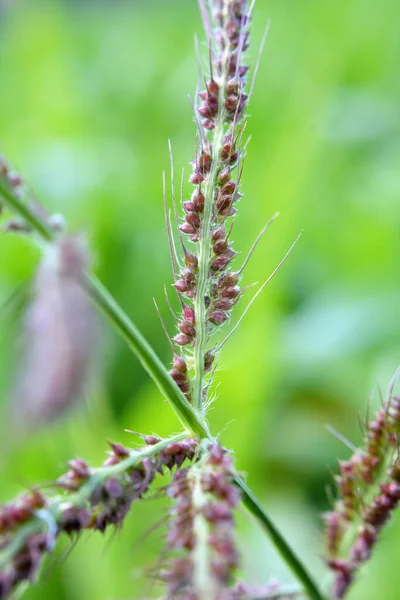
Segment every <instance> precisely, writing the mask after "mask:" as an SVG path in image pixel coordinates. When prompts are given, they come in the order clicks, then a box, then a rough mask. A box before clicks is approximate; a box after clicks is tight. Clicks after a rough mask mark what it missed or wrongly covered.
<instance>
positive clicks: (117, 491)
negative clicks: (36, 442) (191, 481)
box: [0, 439, 197, 600]
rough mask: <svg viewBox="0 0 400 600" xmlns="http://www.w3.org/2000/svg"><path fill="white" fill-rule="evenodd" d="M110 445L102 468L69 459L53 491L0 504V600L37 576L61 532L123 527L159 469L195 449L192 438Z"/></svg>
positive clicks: (178, 462)
mask: <svg viewBox="0 0 400 600" xmlns="http://www.w3.org/2000/svg"><path fill="white" fill-rule="evenodd" d="M110 445H111V452H110V453H109V457H108V458H107V460H106V461H105V462H104V464H103V466H102V467H101V468H100V469H91V468H89V466H88V465H87V464H86V462H85V461H83V460H82V459H75V460H71V461H70V462H69V470H68V471H67V472H66V473H65V474H64V475H63V476H61V477H60V478H59V479H58V481H57V482H56V483H55V484H54V486H53V489H50V491H48V490H47V491H45V492H44V491H43V492H40V491H37V490H33V491H32V492H29V493H26V494H24V495H22V496H21V497H20V498H18V499H17V500H15V501H14V502H13V503H10V504H6V505H3V506H0V600H5V599H6V598H8V597H9V596H10V595H11V594H12V593H13V592H14V591H15V589H16V587H17V586H18V585H19V584H20V583H21V582H23V581H32V580H33V579H34V578H35V576H36V574H37V572H38V569H39V567H40V564H41V562H42V559H43V558H44V556H45V555H46V554H48V553H49V552H51V551H52V550H53V548H54V544H55V541H56V539H57V537H58V536H59V535H60V534H61V533H63V532H64V533H66V534H68V535H73V534H78V533H80V532H81V531H83V530H85V529H90V530H98V531H101V532H104V531H105V529H106V528H107V527H108V526H110V525H113V526H118V525H120V524H121V523H122V521H123V519H124V517H125V516H126V514H127V513H128V511H129V510H130V507H131V505H132V502H133V501H134V500H136V499H138V498H142V497H143V495H144V494H145V493H146V492H147V490H148V489H149V486H150V484H151V482H152V481H153V479H154V477H155V475H156V473H163V470H164V469H165V468H167V469H169V470H171V469H172V468H173V467H175V466H176V467H178V468H179V467H180V465H182V463H183V462H184V460H185V459H188V460H192V459H193V457H194V455H195V452H196V450H197V441H196V440H193V439H183V440H177V441H168V440H166V441H162V440H159V441H156V442H154V440H152V443H151V444H148V445H146V446H144V447H142V448H140V449H139V450H137V449H135V450H130V449H128V448H125V447H124V446H122V445H121V444H110ZM60 490H61V492H62V494H61V496H60V495H59V491H60Z"/></svg>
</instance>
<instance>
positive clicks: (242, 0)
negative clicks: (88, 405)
mask: <svg viewBox="0 0 400 600" xmlns="http://www.w3.org/2000/svg"><path fill="white" fill-rule="evenodd" d="M199 5H200V11H201V14H202V17H203V22H204V27H205V32H206V37H207V44H208V50H209V52H208V69H207V75H205V76H204V80H205V82H204V86H203V74H202V75H201V78H200V83H199V90H198V91H197V94H196V102H195V106H194V117H195V119H194V120H195V124H196V131H197V138H196V139H197V150H196V155H195V157H194V158H193V161H192V173H191V175H190V182H191V184H192V185H193V186H194V189H193V193H192V195H191V197H190V198H188V199H186V198H185V196H184V194H183V192H182V191H181V193H180V205H181V206H180V207H178V200H177V197H176V192H175V189H176V186H175V181H174V169H173V160H172V151H171V188H172V189H171V191H172V193H171V196H172V209H171V210H170V209H169V208H168V200H167V190H166V181H165V176H164V206H165V217H166V224H167V231H168V240H169V248H170V254H171V262H172V270H173V274H174V287H175V291H176V293H177V299H178V300H177V301H178V303H179V312H180V315H179V316H176V318H177V328H178V332H177V333H176V335H174V336H173V337H172V338H170V337H169V334H168V332H167V331H166V330H165V332H166V334H167V337H168V340H169V343H170V345H171V349H172V353H173V359H172V368H171V369H170V370H169V371H168V370H167V369H166V368H165V367H164V365H163V364H162V362H161V361H160V359H159V358H158V356H157V355H156V354H155V352H154V351H153V349H152V348H151V347H150V345H149V344H148V342H147V341H146V340H145V339H144V337H143V336H142V334H141V333H140V331H139V330H138V328H137V327H136V325H135V324H134V323H133V322H132V320H131V319H130V318H129V317H128V316H127V314H126V313H125V312H124V311H123V310H122V309H121V307H120V306H119V305H118V304H117V302H116V301H115V300H114V299H113V298H112V297H111V296H110V294H109V293H108V292H107V290H106V289H105V288H104V287H103V286H102V284H101V283H100V282H99V281H98V280H97V279H96V278H95V277H94V276H93V275H92V274H91V273H90V269H89V260H88V256H87V250H86V247H85V244H84V243H83V240H82V239H81V238H80V237H78V236H76V235H73V234H71V233H69V232H67V228H66V224H65V223H64V220H63V219H62V217H60V216H59V215H53V216H50V215H48V213H47V212H46V211H45V210H44V208H43V207H42V206H41V204H40V203H39V202H38V201H37V200H36V198H35V197H34V195H33V193H32V191H31V190H30V188H29V187H28V186H27V184H26V183H25V182H24V180H23V179H22V178H21V177H20V175H19V174H18V173H16V172H15V171H13V170H12V169H11V167H10V166H9V164H8V163H7V161H6V160H5V159H1V160H0V199H1V202H2V204H0V211H3V213H4V214H3V217H4V219H3V225H2V228H3V231H4V232H5V233H9V234H11V233H16V234H18V235H25V236H29V237H30V238H31V239H32V240H34V241H35V242H40V246H41V248H42V250H43V259H42V262H41V264H40V265H39V268H38V272H37V276H36V280H35V287H34V293H33V299H32V303H31V306H30V308H29V310H28V314H27V319H26V333H27V340H28V344H27V356H26V357H25V362H24V364H23V367H22V368H21V371H20V377H19V381H18V385H17V386H16V392H15V394H16V403H17V407H18V410H19V411H23V412H24V415H25V418H26V419H28V420H29V422H30V423H33V422H44V421H46V420H47V419H49V418H55V417H57V416H58V415H59V414H60V413H61V412H62V411H65V410H66V409H68V407H69V406H70V405H71V403H72V402H73V401H74V400H75V399H77V398H79V396H80V395H81V392H82V387H83V385H84V383H85V379H86V375H87V370H88V366H89V365H90V362H91V361H90V355H91V352H92V350H93V347H94V345H95V342H94V337H93V335H94V334H93V329H94V322H93V315H92V309H91V307H90V303H89V302H88V300H89V299H90V300H92V302H93V303H94V305H95V306H96V307H97V308H98V309H100V310H101V311H102V313H103V314H104V315H105V316H106V318H107V319H108V320H109V321H110V322H111V323H112V324H113V325H114V326H115V327H116V329H117V330H118V331H119V333H120V334H121V336H122V337H123V338H124V339H125V340H126V342H127V343H128V345H129V347H130V348H131V349H132V351H133V352H134V353H135V354H136V356H137V357H138V358H139V360H140V361H141V363H142V364H143V366H144V368H145V369H146V370H147V372H148V373H149V375H150V376H151V377H152V379H153V380H154V381H155V383H156V384H157V386H158V388H159V389H160V391H161V393H162V395H163V396H164V397H165V399H166V400H167V401H168V402H169V403H170V405H171V407H172V409H173V410H174V411H175V413H176V415H177V417H178V419H179V421H180V423H181V425H182V428H183V430H182V432H181V433H178V434H177V435H176V436H173V437H170V438H167V439H160V438H158V437H157V436H143V442H144V444H143V445H142V446H141V447H139V448H133V449H131V448H126V447H124V446H122V445H121V444H118V443H111V451H110V453H109V457H108V459H107V460H106V461H105V462H104V464H103V465H102V466H100V467H98V468H92V467H90V466H89V465H88V464H87V463H86V462H85V461H84V460H81V459H75V460H72V461H70V463H69V470H68V471H67V473H65V474H64V475H62V476H61V477H60V478H59V479H58V480H57V481H56V482H54V483H53V484H52V485H50V486H46V488H39V487H37V488H33V489H31V490H29V491H27V492H26V493H25V494H24V495H22V496H21V497H19V498H17V499H16V500H14V501H13V502H10V503H9V504H6V505H3V506H2V507H0V598H1V599H5V598H8V597H11V596H12V595H13V594H14V593H15V592H16V591H21V590H23V587H24V586H26V585H29V583H31V582H32V581H34V580H36V579H37V578H38V576H39V575H40V568H41V565H42V562H43V559H44V558H45V556H46V555H48V554H49V553H51V552H52V550H53V548H54V546H55V544H56V542H57V539H58V537H59V536H60V535H62V534H67V535H69V536H72V535H76V534H80V533H82V532H83V531H84V530H98V531H101V532H103V531H104V530H105V529H106V528H107V527H109V526H114V527H118V526H119V525H120V524H121V523H122V521H123V520H124V518H125V517H126V515H127V514H128V512H129V510H130V507H131V505H132V503H133V502H134V501H135V500H138V499H141V498H143V497H144V496H145V495H146V493H147V492H148V491H149V490H151V489H152V488H153V486H154V485H156V483H155V478H156V475H157V474H159V475H161V476H162V475H164V474H165V473H168V472H171V471H173V478H172V482H171V483H170V484H169V485H167V495H168V497H169V498H170V499H171V509H170V519H169V531H168V537H167V540H166V545H167V547H168V550H169V557H168V559H167V560H166V561H165V562H164V564H163V565H162V566H161V567H160V569H159V573H158V577H159V579H160V580H161V581H162V582H164V584H165V597H166V598H167V599H169V600H172V599H176V600H250V599H253V600H257V599H258V600H267V599H270V600H271V599H276V600H278V599H280V600H284V598H287V599H288V598H302V597H307V598H310V599H311V600H323V599H324V598H328V597H331V598H334V599H337V598H342V597H344V596H345V594H346V593H347V591H348V589H349V587H350V584H351V583H352V582H353V581H354V579H355V575H356V573H357V570H358V569H359V567H360V566H361V565H362V564H363V563H364V562H365V561H366V560H367V559H368V558H369V557H370V554H371V551H372V549H373V547H374V545H375V543H376V540H377V536H378V534H379V532H380V530H381V528H382V526H383V525H384V524H385V523H386V522H387V521H388V518H389V517H390V515H391V513H392V511H393V509H394V508H395V507H396V506H397V503H398V500H399V499H400V475H399V466H398V434H399V431H400V417H399V411H400V408H399V407H400V398H399V397H397V396H395V395H394V394H393V389H394V384H392V385H391V386H390V388H389V392H388V396H387V399H386V402H385V404H384V406H383V408H382V409H381V410H380V411H379V413H378V414H377V415H376V417H375V418H374V419H373V420H372V421H370V422H368V423H367V428H366V441H365V447H364V448H363V449H362V450H358V451H357V452H355V454H354V456H353V457H352V458H351V459H350V460H349V461H347V462H342V463H340V465H339V466H340V475H339V477H338V479H337V481H338V492H339V494H338V495H339V500H338V501H337V502H336V504H335V507H334V509H333V510H332V511H331V512H330V513H327V514H326V515H325V521H326V546H327V550H326V563H327V565H328V567H329V569H330V570H331V571H332V572H333V574H334V584H333V588H332V590H331V592H330V593H328V592H327V593H325V592H323V591H322V586H320V585H319V584H318V583H317V582H315V581H314V579H313V577H312V576H311V575H310V573H309V572H308V569H307V567H306V566H305V565H304V564H303V563H302V561H301V559H300V558H299V557H298V556H297V555H296V554H295V553H294V552H293V550H292V549H291V547H290V545H289V544H288V542H287V540H286V539H285V538H284V537H283V536H282V535H281V534H280V532H279V531H278V529H277V528H276V527H275V525H274V524H273V522H272V521H271V519H270V518H269V516H268V515H267V513H266V512H265V511H264V510H263V508H262V506H261V505H260V503H259V501H258V500H257V499H256V497H255V496H254V495H253V493H252V492H251V490H249V488H248V487H247V485H246V483H245V481H244V480H243V478H242V477H241V476H240V474H238V473H237V471H236V469H235V466H234V462H233V458H232V454H231V452H230V451H228V450H227V449H226V448H224V447H222V445H221V444H220V442H219V441H218V436H216V435H214V434H213V433H211V432H210V428H209V425H208V421H207V412H208V409H209V407H210V405H211V403H212V402H213V401H214V400H215V397H214V396H215V392H214V388H213V385H212V384H213V378H214V375H215V372H216V370H217V368H218V363H219V357H220V353H221V350H222V348H223V346H224V344H225V343H226V341H227V340H228V339H229V338H230V336H231V335H232V333H233V332H234V331H235V329H236V327H237V326H238V324H239V323H240V322H241V321H242V319H243V317H244V316H245V314H246V312H247V310H248V309H249V307H250V306H251V304H252V303H253V301H254V300H255V299H256V298H257V296H258V294H259V293H261V291H262V290H263V289H264V287H265V286H266V285H267V283H268V282H269V281H270V279H271V277H272V276H273V275H274V274H275V273H276V271H277V270H278V269H279V268H280V266H281V265H282V264H283V262H284V261H285V260H286V258H287V256H288V254H289V252H290V251H291V249H292V248H290V249H289V251H288V253H287V254H286V256H285V257H284V258H283V259H282V261H281V262H280V263H279V265H278V267H277V268H276V269H275V271H274V272H273V273H272V275H271V276H270V277H269V278H268V279H267V280H266V281H265V282H264V283H263V284H262V285H261V287H260V288H259V289H258V291H257V292H256V293H255V294H254V295H253V297H252V299H251V300H250V302H249V303H248V304H247V307H246V308H245V309H244V311H243V313H242V316H241V317H240V318H239V319H238V321H237V324H236V325H235V326H233V327H231V329H230V331H229V333H228V334H227V335H226V336H225V338H223V339H220V337H219V335H220V328H221V326H222V325H223V324H224V323H226V322H229V321H230V319H231V314H232V311H233V309H234V307H235V305H236V304H237V302H238V301H239V300H240V299H241V298H242V296H243V295H244V293H245V291H246V289H245V288H241V287H240V282H241V276H242V273H243V270H244V268H245V267H246V265H247V263H248V260H249V259H250V257H251V255H252V252H253V251H254V249H255V246H256V244H257V243H258V241H259V239H260V238H261V236H262V234H263V233H264V232H265V231H266V229H267V227H268V226H269V225H270V224H271V223H272V221H273V220H274V219H275V217H276V215H275V216H273V217H272V218H271V220H270V222H269V223H267V225H266V226H265V227H264V228H263V229H262V231H261V233H260V235H259V236H258V237H257V239H256V241H255V243H254V245H253V247H252V248H251V250H250V252H249V254H248V256H247V258H246V259H245V260H244V261H243V263H242V264H241V266H239V267H236V266H235V267H233V266H232V265H233V264H234V262H233V261H234V259H235V256H236V251H235V250H234V249H233V247H232V243H231V233H232V229H233V226H234V222H235V218H236V213H237V206H238V202H239V200H240V199H241V197H242V193H241V190H240V182H241V176H242V171H243V165H244V159H245V155H246V150H247V143H246V142H245V141H244V138H245V129H246V109H247V105H248V101H249V98H250V97H251V94H252V92H253V84H254V76H253V80H252V81H251V83H250V86H249V90H247V91H246V83H247V82H246V80H247V73H248V66H247V65H246V64H245V62H244V56H245V53H246V50H247V48H248V46H249V29H250V22H251V16H252V11H253V5H254V2H253V3H252V4H251V5H250V6H249V5H248V3H247V1H246V0H208V3H207V4H206V2H205V0H200V2H199ZM257 67H258V64H256V65H255V69H254V71H255V74H256V72H257ZM200 87H202V88H204V89H202V90H201V91H200ZM182 189H183V185H182V186H181V190H182ZM7 210H9V211H10V212H11V213H13V216H9V215H7V212H6V211H7ZM180 214H181V215H182V216H180ZM174 225H176V227H174ZM167 300H168V304H169V306H170V307H171V310H172V312H173V313H174V314H175V311H174V309H173V308H172V302H170V300H169V298H168V294H167ZM244 376H247V375H246V374H244ZM254 452H255V453H256V452H257V449H256V448H255V449H254ZM240 503H243V504H244V505H245V506H246V507H247V509H248V510H249V512H250V513H251V514H252V515H253V516H254V517H255V518H256V520H257V522H258V524H259V526H260V528H262V529H263V530H264V531H265V533H266V534H267V535H268V536H269V538H270V540H271V541H272V543H273V544H274V545H275V547H276V549H277V550H278V552H279V553H280V555H281V557H282V558H283V559H284V561H285V562H286V563H287V565H288V567H289V568H290V569H291V570H292V572H293V574H294V576H295V578H296V580H297V581H298V584H299V588H298V590H297V591H294V592H285V591H284V590H282V589H281V588H280V587H279V585H277V584H275V583H274V584H271V585H269V586H264V587H262V588H259V587H257V586H254V585H252V584H246V583H242V582H240V581H237V569H238V566H239V562H240V561H239V552H238V550H237V544H236V539H235V520H234V514H235V510H236V509H237V507H238V505H239V504H240Z"/></svg>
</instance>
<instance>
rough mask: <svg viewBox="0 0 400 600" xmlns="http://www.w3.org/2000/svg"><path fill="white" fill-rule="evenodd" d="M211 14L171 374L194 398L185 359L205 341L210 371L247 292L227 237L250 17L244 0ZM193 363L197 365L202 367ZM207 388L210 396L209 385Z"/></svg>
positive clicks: (218, 5)
mask: <svg viewBox="0 0 400 600" xmlns="http://www.w3.org/2000/svg"><path fill="white" fill-rule="evenodd" d="M209 16H210V19H211V20H212V21H213V23H214V27H213V28H211V29H210V30H209V31H208V34H209V43H210V77H209V79H208V80H207V81H206V86H205V90H203V91H200V92H199V103H198V106H197V108H196V110H197V115H198V116H197V122H198V129H199V139H198V144H199V148H198V152H197V155H196V157H195V159H194V160H193V163H192V167H193V172H192V175H191V177H190V182H191V183H192V184H193V185H194V186H195V190H194V192H193V194H192V196H191V198H190V199H189V200H184V201H183V204H182V206H183V212H184V221H183V223H182V225H181V226H180V230H181V232H182V233H184V234H186V235H187V236H188V238H189V240H190V241H191V242H194V251H193V252H189V251H188V250H187V248H186V247H185V245H184V244H183V248H184V262H185V266H184V267H183V268H182V269H180V273H179V277H178V278H177V280H176V282H175V288H176V290H177V292H178V294H179V296H180V298H181V302H182V317H181V319H180V320H179V322H178V328H179V333H178V335H176V336H175V338H174V342H175V343H176V344H177V346H180V347H185V352H186V356H185V353H182V356H181V357H180V360H181V361H183V362H182V363H181V364H180V368H177V367H176V364H175V363H176V362H177V359H176V358H175V359H174V365H173V369H172V370H171V376H172V378H173V379H174V381H175V382H176V383H177V385H178V386H179V387H180V389H181V390H182V392H183V393H184V394H185V396H186V398H187V399H188V400H189V401H191V400H192V389H191V387H192V381H191V379H192V377H191V376H190V374H189V373H188V369H187V363H188V362H189V363H190V364H191V365H192V363H193V360H190V361H188V360H187V358H188V357H189V356H191V353H190V348H194V347H195V346H196V344H202V349H203V348H204V351H203V352H202V357H203V358H202V360H203V361H204V363H203V365H202V369H204V373H208V372H209V371H210V370H211V368H212V364H213V362H214V359H215V353H214V352H213V350H212V349H208V350H207V349H205V347H204V346H205V343H206V342H207V341H208V339H209V337H210V335H211V333H212V332H213V330H215V328H216V327H219V326H220V325H222V324H223V323H225V322H226V321H228V320H229V318H230V315H231V310H232V308H233V306H234V305H235V303H236V302H237V300H238V298H239V296H240V293H241V292H240V288H239V286H238V283H239V278H240V274H239V273H234V272H230V271H229V267H230V263H231V261H232V260H233V258H234V257H235V255H236V252H235V251H234V250H233V248H232V245H231V242H230V241H229V236H230V233H231V227H229V226H228V225H227V219H228V218H229V217H232V216H234V215H235V213H236V207H235V205H236V203H237V201H238V200H239V199H240V198H241V197H242V194H241V193H240V191H239V184H240V175H241V165H240V161H241V159H242V158H243V153H242V151H241V149H240V143H241V139H242V135H243V116H244V111H245V107H246V101H247V96H246V94H245V93H244V85H245V76H246V73H247V70H248V67H247V66H245V65H243V64H242V57H243V53H244V52H245V51H246V50H247V48H248V25H249V20H250V18H249V15H248V13H247V3H246V2H245V1H232V2H222V1H220V0H218V1H216V2H213V3H212V11H211V14H210V15H209ZM206 29H207V27H206ZM197 313H201V315H200V314H197ZM203 315H204V316H205V318H204V319H203ZM203 320H205V326H204V324H203V322H202V321H203ZM204 329H205V331H204ZM204 338H206V339H204ZM187 353H188V354H187ZM194 360H196V353H195V352H194ZM195 369H197V371H198V370H199V366H198V365H196V366H195ZM203 395H204V396H205V395H206V388H205V387H204V388H203Z"/></svg>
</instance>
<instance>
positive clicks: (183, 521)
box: [162, 444, 239, 600]
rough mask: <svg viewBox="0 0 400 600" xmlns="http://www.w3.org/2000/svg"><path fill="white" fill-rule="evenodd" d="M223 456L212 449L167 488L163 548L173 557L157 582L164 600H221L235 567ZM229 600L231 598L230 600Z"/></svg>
mask: <svg viewBox="0 0 400 600" xmlns="http://www.w3.org/2000/svg"><path fill="white" fill-rule="evenodd" d="M233 475H234V470H233V467H232V459H231V458H230V456H229V455H228V454H227V452H226V450H224V449H223V448H221V446H219V445H217V444H215V445H213V446H211V448H210V449H209V450H208V451H207V452H206V453H205V455H204V456H203V457H202V458H201V459H200V461H199V462H198V463H196V464H194V465H193V466H191V467H188V468H186V469H183V470H181V471H178V472H177V473H176V474H175V477H174V480H173V482H172V484H171V486H170V488H169V496H170V497H172V498H173V499H174V500H175V506H174V508H173V509H172V511H171V522H170V527H169V536H168V544H169V547H170V549H171V550H174V551H176V552H177V553H178V556H177V557H176V558H174V559H172V560H171V562H170V565H169V569H168V570H167V572H166V573H163V574H162V577H163V578H164V579H165V580H166V581H167V582H168V592H169V593H168V599H171V600H172V599H176V600H178V599H179V600H180V599H182V600H183V599H184V600H187V599H189V598H190V599H193V600H223V599H224V598H225V597H226V596H225V592H226V591H227V588H228V585H229V583H230V581H231V578H232V574H233V572H234V570H235V568H236V566H237V563H238V556H237V553H236V550H235V546H234V542H233V528H234V521H233V509H234V507H235V506H236V505H237V504H238V502H239V492H238V489H237V488H236V487H235V486H234V485H233V484H232V477H233ZM232 598H233V596H232Z"/></svg>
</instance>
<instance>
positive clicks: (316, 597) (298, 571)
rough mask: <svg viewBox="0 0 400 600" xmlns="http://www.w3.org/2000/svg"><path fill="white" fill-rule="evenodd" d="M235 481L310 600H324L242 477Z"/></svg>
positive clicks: (249, 508)
mask: <svg viewBox="0 0 400 600" xmlns="http://www.w3.org/2000/svg"><path fill="white" fill-rule="evenodd" d="M235 483H236V485H237V486H238V487H239V488H240V489H241V491H242V498H243V504H244V505H245V506H246V508H247V509H248V510H249V512H250V513H251V514H252V515H253V516H254V517H255V518H256V519H257V521H258V522H259V523H260V525H261V526H262V528H263V529H264V530H265V531H266V533H267V535H268V537H269V538H270V540H271V541H272V543H273V544H274V546H275V548H276V549H277V550H278V552H279V554H280V555H281V557H282V558H283V560H284V561H285V563H286V564H287V566H288V567H289V569H290V570H291V571H292V573H293V574H294V575H295V577H296V579H297V580H298V581H299V582H300V583H301V584H302V586H303V588H304V590H305V592H306V593H307V596H308V597H309V598H310V600H326V599H325V598H324V596H323V595H322V592H320V591H319V589H318V586H317V585H316V583H315V582H314V581H313V579H312V577H311V575H310V574H309V573H308V571H307V569H306V568H305V566H304V565H303V564H302V562H301V561H300V559H299V558H298V557H297V556H296V554H295V553H294V551H293V550H292V549H291V548H290V546H289V545H288V544H287V542H286V540H285V539H284V537H283V536H282V534H281V533H280V532H279V531H278V529H277V528H276V527H275V525H274V524H273V523H272V521H271V520H270V518H269V517H268V515H267V513H266V512H265V511H264V509H263V507H262V506H261V504H260V502H259V500H258V499H257V498H256V497H255V496H254V494H253V492H252V491H251V490H250V489H249V488H248V487H247V485H246V484H245V482H244V481H243V479H241V478H239V477H237V478H236V479H235Z"/></svg>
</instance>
